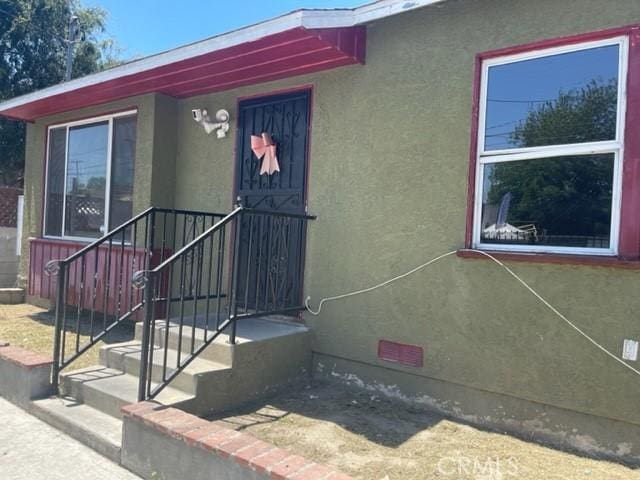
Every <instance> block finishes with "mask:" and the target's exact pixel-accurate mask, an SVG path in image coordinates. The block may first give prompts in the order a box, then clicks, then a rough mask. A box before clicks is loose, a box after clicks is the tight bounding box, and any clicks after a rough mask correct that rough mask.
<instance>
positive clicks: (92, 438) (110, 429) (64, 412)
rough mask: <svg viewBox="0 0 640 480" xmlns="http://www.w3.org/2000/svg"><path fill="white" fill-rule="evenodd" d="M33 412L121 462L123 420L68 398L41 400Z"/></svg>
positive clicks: (34, 403)
mask: <svg viewBox="0 0 640 480" xmlns="http://www.w3.org/2000/svg"><path fill="white" fill-rule="evenodd" d="M30 412H31V413H32V414H33V415H35V416H36V417H38V418H40V419H41V420H43V421H45V422H47V423H48V424H49V425H51V426H52V427H54V428H57V429H58V430H60V431H62V432H63V433H66V434H67V435H69V436H70V437H72V438H75V439H76V440H78V441H80V442H82V443H83V444H85V445H87V446H88V447H91V448H92V449H94V450H95V451H96V452H98V453H100V454H102V455H104V456H105V457H107V458H108V459H110V460H112V461H114V462H117V463H120V447H121V442H122V421H121V420H119V419H117V418H114V417H112V416H110V415H107V414H105V413H102V412H101V411H99V410H96V409H95V408H92V407H90V406H88V405H84V404H82V403H78V401H77V400H75V399H73V398H68V397H67V398H64V397H52V398H47V399H44V400H37V401H35V402H33V405H32V408H31V410H30Z"/></svg>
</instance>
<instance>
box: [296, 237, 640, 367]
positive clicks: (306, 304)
mask: <svg viewBox="0 0 640 480" xmlns="http://www.w3.org/2000/svg"><path fill="white" fill-rule="evenodd" d="M461 251H464V252H475V253H479V254H481V255H484V256H485V257H487V258H489V259H491V260H493V261H494V262H495V263H496V264H498V265H499V266H501V267H502V268H503V269H504V270H506V271H507V273H509V275H511V276H512V277H513V278H515V279H516V280H517V281H518V282H520V284H522V286H523V287H524V288H526V289H527V290H529V292H531V293H532V294H533V296H535V297H536V298H537V299H538V300H540V301H541V302H542V303H543V304H544V305H545V306H546V307H547V308H549V310H551V311H552V312H553V313H555V314H556V315H557V316H558V317H560V319H562V320H563V321H564V322H565V323H566V324H567V325H569V326H570V327H571V328H573V329H574V330H575V331H576V332H578V333H579V334H580V335H582V336H583V337H584V338H586V339H587V340H588V341H589V342H591V343H592V344H593V345H595V346H596V347H597V348H598V349H600V350H602V351H603V352H604V353H605V354H607V355H608V356H610V357H611V358H613V359H614V360H615V361H616V362H618V363H620V364H622V365H624V366H625V367H626V368H628V369H629V370H631V371H632V372H634V373H635V374H636V375H640V370H638V369H636V368H634V367H632V366H631V365H629V364H628V363H627V362H625V361H624V360H621V359H620V358H618V357H617V356H616V355H615V354H613V353H611V352H610V351H609V350H607V349H606V348H605V347H603V346H602V345H600V344H599V343H598V342H596V341H595V340H594V339H593V338H591V337H590V336H589V335H588V334H587V333H586V332H584V331H583V330H582V329H580V327H578V326H577V325H575V324H574V323H573V322H572V321H571V320H569V319H568V318H567V317H565V316H564V315H563V314H562V313H560V312H559V311H558V309H557V308H555V307H554V306H553V305H551V304H550V303H549V302H548V301H547V300H545V299H544V298H543V297H542V295H540V294H539V293H538V292H536V291H535V290H534V289H533V288H532V287H530V286H529V284H528V283H527V282H525V281H524V280H523V279H522V278H520V277H519V276H518V275H517V274H516V273H515V272H514V271H513V270H511V269H510V268H509V267H507V266H506V265H505V264H504V263H502V262H501V261H500V260H498V259H497V258H496V257H494V256H493V255H491V254H489V253H487V252H484V251H482V250H475V249H473V248H465V249H462V250H461ZM457 252H458V250H453V251H451V252H447V253H444V254H442V255H439V256H437V257H435V258H433V259H431V260H429V261H428V262H426V263H423V264H422V265H419V266H417V267H415V268H414V269H412V270H409V271H408V272H406V273H403V274H402V275H398V276H397V277H393V278H391V279H389V280H386V281H384V282H382V283H379V284H377V285H374V286H372V287H368V288H363V289H361V290H355V291H353V292H348V293H344V294H342V295H335V296H333V297H326V298H323V299H322V300H320V303H319V304H318V309H317V310H315V311H314V310H312V308H311V307H310V306H309V302H310V301H311V297H307V298H306V299H305V302H304V304H305V307H306V308H307V310H308V311H309V313H311V314H312V315H320V311H321V310H322V305H323V304H324V303H325V302H331V301H334V300H340V299H342V298H347V297H353V296H355V295H360V294H362V293H367V292H371V291H373V290H376V289H378V288H381V287H384V286H385V285H389V284H390V283H393V282H395V281H397V280H401V279H403V278H405V277H408V276H409V275H412V274H414V273H416V272H418V271H420V270H422V269H423V268H426V267H428V266H429V265H432V264H434V263H436V262H437V261H439V260H442V259H443V258H446V257H449V256H451V255H455V254H456V253H457Z"/></svg>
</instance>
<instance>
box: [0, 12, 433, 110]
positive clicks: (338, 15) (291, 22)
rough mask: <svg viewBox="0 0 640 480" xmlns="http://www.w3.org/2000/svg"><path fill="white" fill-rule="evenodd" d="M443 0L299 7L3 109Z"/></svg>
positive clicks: (13, 102)
mask: <svg viewBox="0 0 640 480" xmlns="http://www.w3.org/2000/svg"><path fill="white" fill-rule="evenodd" d="M442 1H443V0H413V1H411V0H380V1H377V2H374V3H370V4H367V5H363V6H361V7H356V8H353V9H335V10H296V11H294V12H291V13H288V14H286V15H282V16H280V17H276V18H273V19H270V20H266V21H264V22H261V23H257V24H255V25H250V26H248V27H244V28H241V29H238V30H233V31H230V32H227V33H223V34H221V35H217V36H215V37H211V38H208V39H206V40H202V41H199V42H195V43H192V44H189V45H185V46H183V47H178V48H175V49H173V50H168V51H166V52H163V53H159V54H156V55H151V56H148V57H145V58H141V59H140V60H135V61H132V62H129V63H126V64H124V65H121V66H118V67H114V68H111V69H109V70H105V71H102V72H98V73H94V74H91V75H87V76H86V77H82V78H78V79H75V80H71V81H69V82H65V83H61V84H58V85H55V86H52V87H49V88H45V89H42V90H38V91H36V92H33V93H29V94H27V95H23V96H21V97H16V98H13V99H10V100H7V101H5V102H2V103H0V111H5V110H9V109H12V108H15V107H20V106H22V105H24V104H28V103H31V102H35V101H38V100H43V99H46V98H48V97H52V96H54V95H59V94H63V93H68V92H71V91H74V90H77V89H80V88H83V87H87V86H90V85H93V84H96V83H102V82H107V81H109V80H114V79H117V78H120V77H126V76H128V75H133V74H136V73H140V72H144V71H146V70H150V69H153V68H157V67H162V66H164V65H170V64H172V63H175V62H179V61H181V60H187V59H189V58H192V57H197V56H198V55H203V54H206V53H211V52H215V51H217V50H222V49H224V48H228V47H233V46H236V45H240V44H243V43H246V42H251V41H254V40H258V39H260V38H263V37H265V36H268V35H272V34H276V33H280V32H284V31H287V30H291V29H293V28H306V29H322V28H340V27H353V26H356V25H362V24H366V23H369V22H373V21H375V20H379V19H382V18H386V17H390V16H392V15H397V14H399V13H404V12H409V11H411V10H416V9H418V8H422V7H426V6H428V5H433V4H435V3H440V2H442Z"/></svg>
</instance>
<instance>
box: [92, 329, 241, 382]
mask: <svg viewBox="0 0 640 480" xmlns="http://www.w3.org/2000/svg"><path fill="white" fill-rule="evenodd" d="M140 350H141V344H140V342H138V341H135V340H134V341H131V342H124V343H118V344H112V345H106V346H104V347H102V348H101V349H100V363H101V364H102V365H104V366H105V367H109V368H114V369H116V370H121V371H123V372H125V373H128V374H130V375H133V376H138V375H139V372H140V356H141V355H140ZM166 353H167V372H166V373H167V376H168V375H171V374H172V373H173V372H174V371H175V370H176V363H177V359H178V352H177V351H176V350H167V352H166ZM164 354H165V351H164V348H160V347H156V348H155V350H154V355H153V368H152V369H151V381H152V382H160V381H161V379H162V373H163V372H162V368H163V363H164ZM180 358H181V361H184V360H186V359H187V355H186V354H184V353H183V354H181V355H180ZM230 371H231V367H230V366H227V365H223V364H221V363H217V362H212V361H210V360H204V359H202V358H200V357H197V358H195V359H194V360H192V361H191V363H189V365H187V367H186V368H185V369H184V370H182V371H181V372H180V373H179V374H178V375H177V376H176V378H174V379H173V380H172V381H171V383H170V384H169V385H170V386H171V387H173V388H176V389H178V390H182V391H183V392H186V393H191V394H195V393H196V392H197V387H198V382H220V381H223V380H224V378H226V377H225V375H227V374H229V373H230Z"/></svg>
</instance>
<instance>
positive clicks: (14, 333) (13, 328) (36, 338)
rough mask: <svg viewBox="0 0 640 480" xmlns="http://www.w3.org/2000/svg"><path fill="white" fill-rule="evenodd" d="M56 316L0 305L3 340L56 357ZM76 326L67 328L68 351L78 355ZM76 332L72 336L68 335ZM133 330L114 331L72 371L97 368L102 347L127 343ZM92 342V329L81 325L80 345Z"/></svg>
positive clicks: (28, 307) (23, 306) (40, 310)
mask: <svg viewBox="0 0 640 480" xmlns="http://www.w3.org/2000/svg"><path fill="white" fill-rule="evenodd" d="M54 321H55V319H54V315H53V313H52V312H49V311H48V310H45V309H43V308H39V307H36V306H33V305H28V304H20V305H0V340H5V341H7V342H9V343H10V344H11V345H16V346H19V347H22V348H26V349H27V350H31V351H32V352H37V353H41V354H43V355H48V356H50V357H51V356H52V355H53V353H52V352H53V333H54ZM74 328H75V325H69V326H68V327H67V329H66V330H67V332H68V334H67V335H66V339H65V351H67V352H72V351H75V342H76V336H75V330H74ZM71 332H74V333H73V334H69V333H71ZM133 336H134V326H133V325H132V324H122V325H120V326H118V327H117V328H115V329H114V330H112V331H111V332H110V333H109V335H108V336H107V338H106V339H105V340H104V341H102V342H100V343H99V344H98V345H95V346H94V347H93V348H90V349H89V350H88V351H87V352H85V353H84V354H83V355H82V356H81V357H80V358H78V359H77V360H76V361H75V362H74V363H72V364H71V366H70V367H69V368H72V369H76V368H83V367H88V366H91V365H97V364H98V355H99V350H100V346H101V345H102V344H105V343H117V342H126V341H128V340H132V339H133ZM88 339H89V326H88V323H87V322H86V321H82V322H81V324H80V345H82V344H83V343H84V342H86V341H87V340H88Z"/></svg>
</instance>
